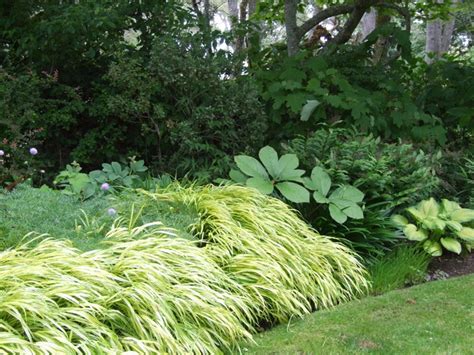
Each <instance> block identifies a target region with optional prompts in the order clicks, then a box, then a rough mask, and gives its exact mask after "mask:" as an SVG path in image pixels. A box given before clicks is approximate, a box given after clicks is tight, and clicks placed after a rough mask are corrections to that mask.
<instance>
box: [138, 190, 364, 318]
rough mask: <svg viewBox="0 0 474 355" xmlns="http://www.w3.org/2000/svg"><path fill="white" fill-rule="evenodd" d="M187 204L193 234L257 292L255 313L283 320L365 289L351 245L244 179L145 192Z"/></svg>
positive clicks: (254, 294)
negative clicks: (233, 183) (322, 232)
mask: <svg viewBox="0 0 474 355" xmlns="http://www.w3.org/2000/svg"><path fill="white" fill-rule="evenodd" d="M143 194H145V195H147V196H148V197H149V198H150V199H152V200H155V201H163V200H165V201H171V202H174V203H180V204H184V205H187V206H189V207H190V208H192V209H194V210H196V211H197V213H198V215H199V218H198V219H197V220H196V221H195V222H194V223H193V224H191V225H190V227H189V229H190V232H191V234H192V235H193V236H194V237H195V238H196V239H197V240H198V241H199V242H200V243H201V244H202V245H203V249H204V250H205V251H206V253H207V254H208V255H209V256H211V257H212V258H213V260H215V261H216V262H217V263H218V264H219V265H220V267H221V268H222V270H224V272H225V273H226V274H228V275H229V277H231V278H232V279H233V280H234V281H236V282H237V283H238V284H239V285H241V286H242V287H243V288H244V289H245V294H246V295H247V296H248V297H251V298H252V302H251V305H253V308H254V312H255V314H256V315H257V318H258V319H260V320H265V321H274V320H277V321H285V320H287V319H288V318H289V317H290V316H292V315H302V314H304V313H307V312H309V311H311V310H313V309H321V308H327V307H330V306H333V305H335V304H337V303H339V302H343V301H347V300H349V299H351V298H354V297H356V296H358V295H360V294H361V293H363V292H365V291H366V289H367V287H368V284H367V281H366V274H365V271H364V268H363V267H362V266H361V264H360V263H359V260H358V259H357V257H356V256H355V254H353V252H351V251H350V250H349V249H348V248H347V247H345V246H343V245H341V244H339V243H337V242H335V241H334V240H332V239H331V238H329V237H326V236H321V235H319V234H318V233H316V232H315V231H314V230H313V229H311V228H310V227H309V226H308V225H307V224H306V223H305V222H304V221H302V220H301V219H300V218H299V216H298V215H297V212H295V211H294V210H292V209H291V208H290V207H289V206H287V205H286V204H285V203H283V202H281V201H280V200H278V199H275V198H272V197H269V196H266V195H263V194H261V193H259V192H258V191H257V190H254V189H249V188H246V187H240V186H221V187H215V186H204V187H195V186H194V187H193V186H191V187H187V188H185V187H181V186H179V185H173V186H170V187H168V188H167V189H165V190H160V191H158V192H156V193H150V192H143Z"/></svg>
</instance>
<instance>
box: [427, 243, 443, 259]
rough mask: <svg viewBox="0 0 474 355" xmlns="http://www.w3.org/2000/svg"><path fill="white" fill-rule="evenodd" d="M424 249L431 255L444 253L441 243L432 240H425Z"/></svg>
mask: <svg viewBox="0 0 474 355" xmlns="http://www.w3.org/2000/svg"><path fill="white" fill-rule="evenodd" d="M423 249H425V251H426V252H427V253H428V254H430V255H431V256H441V255H442V254H443V249H442V248H441V244H439V243H438V242H435V241H432V240H427V241H425V242H424V243H423Z"/></svg>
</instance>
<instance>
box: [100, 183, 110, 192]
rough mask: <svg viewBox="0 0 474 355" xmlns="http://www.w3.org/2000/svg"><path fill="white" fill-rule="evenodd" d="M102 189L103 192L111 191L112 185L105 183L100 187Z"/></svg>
mask: <svg viewBox="0 0 474 355" xmlns="http://www.w3.org/2000/svg"><path fill="white" fill-rule="evenodd" d="M100 189H101V190H102V191H109V189H110V185H109V184H107V183H106V182H104V183H103V184H102V185H100Z"/></svg>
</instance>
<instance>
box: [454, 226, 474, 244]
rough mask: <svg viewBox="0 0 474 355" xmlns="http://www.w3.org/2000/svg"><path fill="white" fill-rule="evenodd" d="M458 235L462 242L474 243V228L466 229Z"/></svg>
mask: <svg viewBox="0 0 474 355" xmlns="http://www.w3.org/2000/svg"><path fill="white" fill-rule="evenodd" d="M456 235H457V236H458V237H459V238H461V239H462V240H465V241H468V242H474V228H469V227H464V228H463V229H461V230H460V231H459V232H457V233H456Z"/></svg>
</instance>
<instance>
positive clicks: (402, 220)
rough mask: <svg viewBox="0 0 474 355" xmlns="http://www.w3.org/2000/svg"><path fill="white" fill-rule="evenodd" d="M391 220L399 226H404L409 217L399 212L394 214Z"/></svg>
mask: <svg viewBox="0 0 474 355" xmlns="http://www.w3.org/2000/svg"><path fill="white" fill-rule="evenodd" d="M391 220H392V222H393V224H395V225H396V226H397V227H398V228H403V227H405V226H406V225H407V224H408V219H406V218H405V217H404V216H402V215H399V214H395V215H393V216H392V218H391Z"/></svg>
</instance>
